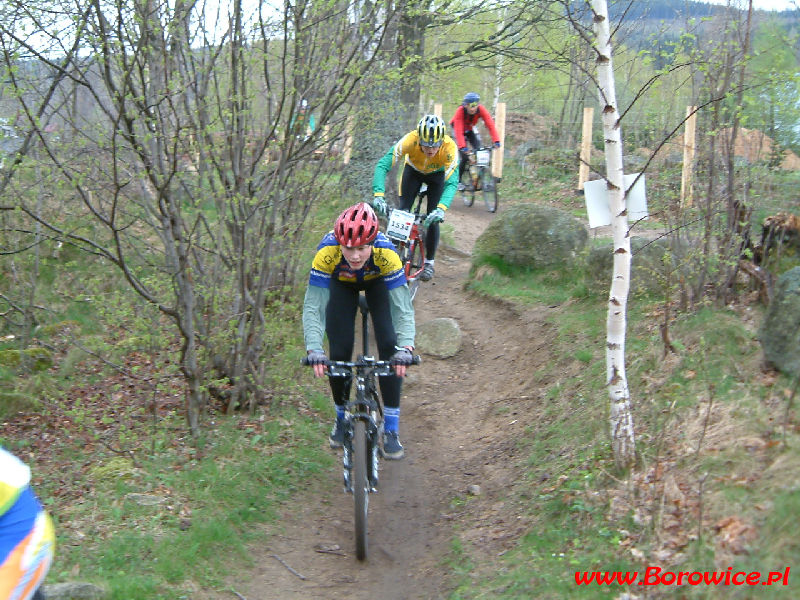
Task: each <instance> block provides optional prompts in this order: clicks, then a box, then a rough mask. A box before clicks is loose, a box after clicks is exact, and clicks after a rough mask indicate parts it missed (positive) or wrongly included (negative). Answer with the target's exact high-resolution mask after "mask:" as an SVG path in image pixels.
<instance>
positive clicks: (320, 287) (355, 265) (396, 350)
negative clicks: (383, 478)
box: [303, 202, 415, 459]
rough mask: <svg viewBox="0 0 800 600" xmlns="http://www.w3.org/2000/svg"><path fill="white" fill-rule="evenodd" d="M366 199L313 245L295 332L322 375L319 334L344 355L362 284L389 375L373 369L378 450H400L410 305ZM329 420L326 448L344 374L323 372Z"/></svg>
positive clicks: (338, 433) (388, 453)
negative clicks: (379, 411) (378, 400)
mask: <svg viewBox="0 0 800 600" xmlns="http://www.w3.org/2000/svg"><path fill="white" fill-rule="evenodd" d="M378 225H379V224H378V217H377V216H376V215H375V211H374V210H373V209H372V207H371V206H370V205H369V204H367V203H365V202H360V203H359V204H356V205H354V206H351V207H350V208H348V209H346V210H345V211H344V212H342V214H341V215H339V217H338V218H337V219H336V222H335V223H334V226H333V231H331V232H329V233H327V234H326V235H325V236H324V237H323V238H322V241H321V242H320V243H319V246H317V253H316V255H315V256H314V260H313V261H312V263H311V275H310V276H309V279H308V287H307V288H306V295H305V300H304V302H303V334H304V337H305V344H306V352H307V353H308V362H309V363H310V364H312V365H313V366H314V374H315V375H316V376H317V377H322V376H323V375H325V370H326V367H325V364H326V363H327V361H328V356H327V355H326V354H325V350H324V349H323V348H324V346H323V337H324V335H325V334H327V336H328V346H329V350H330V359H331V360H351V359H352V356H353V346H354V345H355V319H356V313H357V310H358V296H359V292H360V291H363V292H364V295H365V296H366V299H367V304H368V306H369V311H370V314H371V315H372V323H373V329H374V332H375V340H376V342H377V345H378V357H379V358H380V359H381V360H391V361H392V362H393V363H394V365H395V367H394V368H395V373H396V375H395V376H393V377H380V378H379V385H380V388H381V397H382V398H383V405H384V441H383V455H384V456H385V457H386V458H390V459H399V458H403V454H404V450H403V446H402V444H401V443H400V439H399V436H398V429H399V422H400V391H401V387H402V381H403V380H402V377H404V376H405V374H406V367H407V366H408V365H410V364H411V357H412V352H413V350H414V335H415V325H414V307H413V305H412V304H411V296H410V294H409V292H408V286H407V285H406V277H405V273H404V272H403V265H402V263H401V262H400V257H399V256H398V255H397V251H396V250H395V247H394V245H393V244H392V242H391V241H389V238H387V237H386V236H385V235H384V234H383V233H382V232H380V231H378ZM329 382H330V386H331V393H332V395H333V403H334V405H335V408H336V423H334V426H333V429H332V430H331V434H330V445H331V448H341V447H342V444H343V443H344V431H343V429H342V419H343V418H344V405H345V402H346V401H347V398H348V397H349V396H350V390H349V387H348V386H349V381H346V380H343V378H340V377H330V378H329Z"/></svg>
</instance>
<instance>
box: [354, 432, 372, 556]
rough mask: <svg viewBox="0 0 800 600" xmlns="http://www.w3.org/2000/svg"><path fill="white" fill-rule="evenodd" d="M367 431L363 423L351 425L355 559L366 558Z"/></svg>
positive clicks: (367, 495) (367, 499)
mask: <svg viewBox="0 0 800 600" xmlns="http://www.w3.org/2000/svg"><path fill="white" fill-rule="evenodd" d="M367 459H368V457H367V431H366V425H365V424H364V421H361V420H357V421H356V422H355V423H353V502H354V504H355V534H356V558H358V560H365V559H366V558H367V510H368V508H369V480H368V479H367Z"/></svg>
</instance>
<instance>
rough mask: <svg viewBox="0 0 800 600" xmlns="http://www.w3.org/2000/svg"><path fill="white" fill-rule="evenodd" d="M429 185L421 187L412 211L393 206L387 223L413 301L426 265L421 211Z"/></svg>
mask: <svg viewBox="0 0 800 600" xmlns="http://www.w3.org/2000/svg"><path fill="white" fill-rule="evenodd" d="M427 197H428V186H427V185H425V184H424V183H423V184H422V187H420V190H419V192H418V193H417V197H416V199H415V200H414V202H413V203H412V205H411V212H409V211H405V210H400V209H399V208H393V209H392V210H390V211H389V216H388V218H387V224H386V237H388V238H389V239H390V240H392V243H394V245H395V247H396V248H397V253H398V254H399V255H400V260H401V261H402V263H403V270H404V271H405V274H406V281H407V282H408V291H409V292H410V294H411V301H412V302H413V301H414V298H416V297H417V291H418V290H419V281H420V280H419V276H420V273H422V269H423V268H424V267H425V226H424V225H423V222H424V220H425V216H426V215H425V214H423V213H421V210H422V205H423V202H425V203H427Z"/></svg>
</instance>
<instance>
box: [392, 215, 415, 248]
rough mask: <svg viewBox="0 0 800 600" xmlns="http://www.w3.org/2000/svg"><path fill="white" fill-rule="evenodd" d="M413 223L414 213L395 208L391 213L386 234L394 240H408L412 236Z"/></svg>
mask: <svg viewBox="0 0 800 600" xmlns="http://www.w3.org/2000/svg"><path fill="white" fill-rule="evenodd" d="M413 225H414V215H413V213H410V212H406V211H404V210H398V209H394V210H393V211H392V212H391V213H389V223H388V224H387V225H386V235H387V236H388V237H390V238H392V239H393V240H398V241H400V242H406V241H408V238H409V237H410V236H411V227H412V226H413Z"/></svg>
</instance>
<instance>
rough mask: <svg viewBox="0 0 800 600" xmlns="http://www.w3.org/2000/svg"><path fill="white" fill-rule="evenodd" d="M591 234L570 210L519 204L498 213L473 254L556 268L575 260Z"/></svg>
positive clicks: (478, 240)
mask: <svg viewBox="0 0 800 600" xmlns="http://www.w3.org/2000/svg"><path fill="white" fill-rule="evenodd" d="M588 237H589V235H588V234H587V233H586V228H585V227H584V226H583V224H581V222H580V221H579V220H578V219H576V218H575V217H573V216H572V215H571V214H569V213H568V212H565V211H563V210H560V209H558V208H553V207H551V206H538V205H536V204H516V205H514V206H510V207H508V208H507V209H506V210H504V211H502V212H501V213H499V214H498V216H497V217H495V219H494V220H493V221H492V222H491V223H490V224H489V227H487V228H486V230H485V231H484V232H483V233H482V234H481V236H480V237H479V238H478V239H477V241H476V242H475V249H474V253H475V255H476V256H477V257H480V256H497V257H499V258H501V259H502V260H503V261H504V262H506V263H508V264H510V265H514V266H519V267H533V268H542V267H555V266H559V265H563V264H566V263H569V262H572V261H574V260H575V258H576V257H577V256H578V254H579V253H580V251H581V250H582V249H583V248H584V246H586V241H587V239H588Z"/></svg>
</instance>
